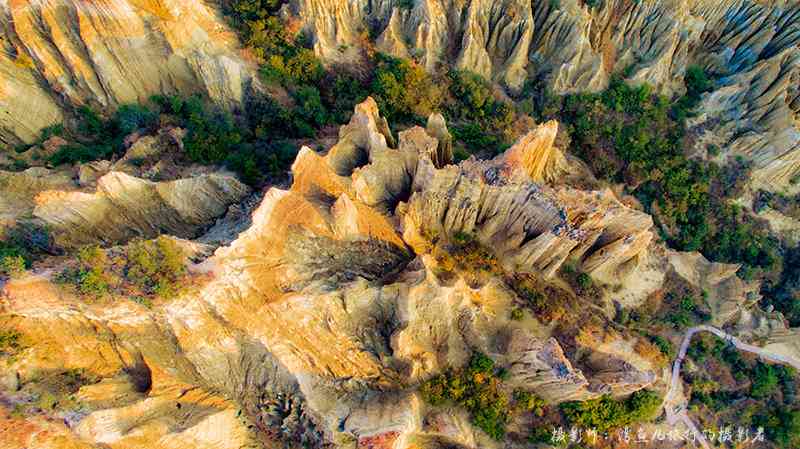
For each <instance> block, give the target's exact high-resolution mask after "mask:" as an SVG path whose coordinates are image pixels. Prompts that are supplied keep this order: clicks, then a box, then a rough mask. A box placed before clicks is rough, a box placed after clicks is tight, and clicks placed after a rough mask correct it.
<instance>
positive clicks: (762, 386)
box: [750, 362, 778, 399]
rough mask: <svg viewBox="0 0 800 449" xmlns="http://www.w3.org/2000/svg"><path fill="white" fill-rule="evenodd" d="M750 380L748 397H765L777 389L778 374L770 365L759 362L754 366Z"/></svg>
mask: <svg viewBox="0 0 800 449" xmlns="http://www.w3.org/2000/svg"><path fill="white" fill-rule="evenodd" d="M752 379H753V383H752V385H751V386H750V395H751V396H752V397H754V398H757V399H759V398H764V397H767V396H769V395H770V394H772V393H773V392H774V391H775V390H777V388H778V374H777V372H776V370H775V369H774V368H773V367H772V365H767V364H764V363H761V362H759V363H758V364H756V367H755V370H753V377H752Z"/></svg>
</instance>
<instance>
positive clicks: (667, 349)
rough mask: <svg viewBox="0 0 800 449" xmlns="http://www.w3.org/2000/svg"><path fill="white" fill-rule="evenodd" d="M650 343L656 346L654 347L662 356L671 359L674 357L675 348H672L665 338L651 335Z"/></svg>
mask: <svg viewBox="0 0 800 449" xmlns="http://www.w3.org/2000/svg"><path fill="white" fill-rule="evenodd" d="M650 341H651V342H652V343H653V344H654V345H656V347H657V348H658V349H659V350H660V351H661V353H662V354H664V355H665V356H667V357H668V358H670V359H671V358H673V357H674V356H675V348H673V347H672V343H670V341H669V340H667V339H666V338H664V337H662V336H660V335H651V336H650Z"/></svg>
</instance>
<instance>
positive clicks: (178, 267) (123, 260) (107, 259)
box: [57, 236, 187, 298]
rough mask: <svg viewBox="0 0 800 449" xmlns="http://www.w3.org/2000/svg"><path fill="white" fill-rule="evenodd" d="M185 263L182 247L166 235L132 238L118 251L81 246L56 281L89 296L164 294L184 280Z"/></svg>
mask: <svg viewBox="0 0 800 449" xmlns="http://www.w3.org/2000/svg"><path fill="white" fill-rule="evenodd" d="M186 265H187V257H186V254H185V252H184V250H183V249H182V248H181V247H180V246H179V245H178V244H177V243H176V242H175V241H174V240H172V239H170V238H169V237H165V236H160V237H158V238H157V239H155V240H134V241H132V242H131V243H129V244H128V246H127V247H125V248H124V249H122V250H119V251H117V250H114V251H110V250H104V249H102V248H100V247H99V246H87V247H84V248H81V249H80V250H78V252H77V254H76V259H75V263H74V264H72V265H71V266H69V267H68V268H66V269H64V270H63V271H62V272H61V273H60V274H59V275H58V277H57V281H58V282H60V283H62V284H66V285H71V286H73V287H74V288H75V289H76V290H77V292H78V293H80V294H81V295H84V296H86V297H90V298H99V297H103V296H106V295H108V294H110V293H113V292H124V293H126V294H129V295H133V296H139V297H162V298H168V297H171V296H173V295H175V294H176V293H177V292H178V291H179V290H180V288H181V287H182V286H183V285H184V284H185V282H186V274H187V271H186Z"/></svg>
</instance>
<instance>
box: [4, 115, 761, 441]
mask: <svg viewBox="0 0 800 449" xmlns="http://www.w3.org/2000/svg"><path fill="white" fill-rule="evenodd" d="M431 122H432V123H436V122H438V124H437V125H436V126H432V127H430V128H431V130H430V133H429V132H428V131H425V130H423V129H422V128H420V127H414V128H412V129H410V130H407V131H403V132H401V133H400V135H399V139H397V140H398V142H397V145H396V148H395V147H394V146H395V145H393V144H394V142H392V140H393V139H391V135H390V134H388V131H387V130H388V126H387V124H386V121H385V120H384V119H383V118H382V117H381V116H380V115H379V114H378V111H377V105H376V104H375V102H374V101H372V99H367V101H365V102H364V103H362V104H361V105H359V106H358V107H357V108H356V111H355V113H354V115H353V117H352V119H351V122H350V123H349V124H348V125H345V126H343V127H342V128H341V129H340V135H339V137H340V138H339V142H338V143H337V144H336V145H335V146H334V147H332V148H331V149H330V150H329V151H328V152H327V154H325V155H320V154H318V153H316V152H314V151H312V150H311V149H309V148H303V149H302V150H301V151H300V153H299V154H298V156H297V159H296V161H295V163H294V165H293V167H292V172H293V184H292V186H291V188H289V189H287V190H283V189H278V188H272V189H270V190H269V191H268V192H267V193H266V194H265V196H264V198H263V200H262V202H261V205H260V206H259V207H258V208H257V209H255V211H254V212H253V215H252V224H251V225H250V227H249V228H248V229H247V230H245V231H244V232H242V233H241V234H239V236H238V237H237V238H236V239H235V240H234V241H233V242H232V243H231V244H230V246H227V247H221V248H219V249H217V251H216V252H215V253H214V255H213V256H211V257H210V258H208V259H207V260H205V261H204V262H203V263H202V264H201V265H197V266H194V267H191V271H192V272H194V273H198V276H197V277H195V278H193V279H194V280H195V283H194V284H193V285H191V286H189V287H188V288H187V289H185V290H184V291H183V292H182V293H181V294H179V295H178V297H176V298H172V299H169V300H163V301H158V302H157V303H156V304H155V305H154V306H153V307H152V308H145V307H144V306H141V305H139V304H136V303H134V302H133V301H130V300H126V298H123V297H117V298H113V299H112V300H111V301H107V302H102V301H86V300H85V298H80V297H75V296H74V295H73V294H71V293H70V292H69V291H63V290H59V287H57V286H56V285H54V284H53V283H52V282H51V280H49V279H48V276H50V275H51V274H50V273H51V271H49V270H48V271H47V272H45V273H39V274H31V275H28V276H25V277H22V278H20V279H16V280H13V281H11V282H9V283H8V284H6V285H5V286H4V287H3V290H2V305H3V309H2V313H0V324H2V325H3V327H4V328H8V329H15V330H17V331H19V332H20V333H21V334H22V335H23V336H24V337H23V338H24V341H25V342H26V344H27V345H28V346H26V347H25V348H23V349H22V350H21V351H20V352H19V354H16V355H15V357H13V358H9V357H0V391H2V394H3V397H4V398H7V400H8V402H3V403H2V404H0V410H2V407H6V405H5V404H7V403H10V404H14V403H18V402H24V401H26V399H25V397H24V394H23V393H22V392H20V391H18V390H19V389H20V388H22V391H23V392H24V391H26V389H27V388H28V387H30V386H31V385H37V383H38V382H40V381H41V379H42V376H45V377H46V376H47V375H51V374H52V373H61V372H63V371H64V370H79V372H81V373H84V374H87V375H91V376H92V377H93V378H94V379H96V380H97V381H92V382H86V383H85V384H83V385H81V386H79V387H78V389H77V391H76V392H74V394H73V396H74V397H75V398H76V400H77V401H79V404H80V408H77V409H75V410H63V409H57V410H55V411H52V412H43V414H44V415H45V416H47V417H48V418H50V419H51V421H49V422H50V423H51V424H50V427H49V432H50V433H48V435H56V436H58V437H59V438H60V439H59V440H58V443H53V446H52V447H54V448H65V447H82V446H79V445H78V441H80V442H82V443H81V444H86V445H88V446H87V447H110V448H112V449H128V448H131V447H137V448H138V447H141V448H148V449H154V448H155V449H161V448H164V449H167V448H184V447H186V448H189V447H191V448H209V449H211V448H251V447H258V446H257V444H258V443H257V442H258V441H261V442H267V443H266V444H271V443H272V442H275V443H276V444H280V443H279V442H280V441H283V442H289V443H297V442H302V443H303V444H307V445H310V446H320V445H322V444H323V443H326V442H327V443H331V442H341V441H350V442H352V443H354V444H357V445H358V446H360V447H395V448H403V449H406V448H410V447H440V443H441V442H447V443H448V444H449V446H448V447H486V448H498V447H500V444H501V443H498V442H496V441H494V440H491V439H490V438H489V437H488V436H487V435H485V434H484V433H482V432H480V431H478V430H477V429H476V428H474V427H473V425H472V424H470V421H469V419H468V416H467V415H466V414H465V412H464V411H463V410H453V409H449V408H445V409H442V408H438V407H432V406H430V405H429V404H426V403H425V402H424V401H423V400H422V398H421V397H420V395H419V393H418V392H417V388H418V387H419V385H420V383H421V382H424V381H426V380H427V379H430V378H431V377H432V376H435V375H438V374H440V373H442V372H444V371H445V370H447V369H449V368H453V367H460V366H463V365H464V364H465V363H466V362H467V361H468V360H469V358H470V357H471V355H472V354H473V353H474V351H480V352H483V353H485V354H488V355H490V356H491V357H492V358H493V359H494V360H496V361H497V363H498V364H499V365H501V366H506V367H508V369H509V378H508V379H507V382H508V386H509V388H515V389H517V388H519V389H523V390H527V391H531V392H533V393H535V394H536V395H539V396H540V397H543V398H545V399H546V400H547V401H548V402H550V403H558V402H561V401H565V400H571V399H588V398H593V397H598V396H600V395H602V394H612V395H622V394H627V393H630V392H632V391H636V390H638V389H641V388H645V387H648V388H656V389H658V388H660V387H661V386H663V385H664V382H665V380H666V379H665V378H664V376H663V375H662V371H661V370H660V365H658V363H657V362H656V361H654V360H653V357H654V356H653V355H652V354H651V353H647V352H646V351H641V350H640V349H639V346H640V343H641V342H640V340H642V337H640V336H636V335H631V334H627V335H622V334H619V333H616V332H611V331H610V330H608V331H603V330H602V329H603V327H602V324H604V323H605V320H607V318H606V317H605V316H604V315H603V314H602V312H597V311H596V310H595V309H596V308H598V309H599V306H595V307H586V308H584V309H582V310H573V311H572V312H574V313H575V315H576V316H581V317H583V318H586V319H587V320H590V321H587V324H590V325H593V324H591V323H601V324H600V325H593V326H595V327H593V328H592V329H590V330H589V331H587V332H582V331H581V329H584V328H583V327H581V328H580V329H579V328H576V329H572V330H571V331H570V332H572V331H574V332H573V333H576V334H577V335H573V334H572V333H570V332H562V333H554V332H553V328H552V326H550V325H549V324H548V323H541V322H539V321H538V319H537V318H535V317H533V316H530V315H529V314H525V317H524V319H523V320H520V321H515V320H512V319H511V317H510V316H509V311H510V310H512V309H513V308H514V307H517V306H518V305H519V304H521V302H522V301H523V300H522V299H521V298H520V297H519V296H518V295H517V293H515V290H514V289H513V288H512V286H511V285H510V284H509V282H510V281H509V280H508V279H509V278H508V276H512V275H520V276H530V277H531V278H536V279H540V280H541V282H543V283H548V282H550V281H548V280H547V277H548V276H550V277H552V276H554V275H555V272H556V270H558V268H559V267H560V266H561V264H562V263H563V262H564V261H565V260H566V259H567V258H569V259H572V260H574V261H575V262H577V263H578V264H580V265H581V268H582V269H584V270H587V271H589V272H591V273H592V276H593V278H594V279H596V280H598V281H603V282H608V283H609V284H610V283H611V281H610V280H613V281H614V282H624V283H625V286H624V287H623V288H622V290H619V291H617V290H615V291H614V294H615V297H622V296H625V295H628V296H635V297H637V298H639V299H641V298H642V297H644V296H647V294H649V293H650V292H652V291H654V290H656V289H658V288H661V287H663V284H664V279H665V273H666V271H667V270H670V269H675V270H676V271H678V274H679V275H680V276H682V277H684V278H685V279H686V281H687V282H689V283H690V284H692V285H695V286H697V287H703V288H705V287H708V288H715V289H718V290H720V293H721V296H711V297H710V298H709V300H710V301H712V302H716V301H718V302H719V304H720V306H719V307H718V308H717V309H715V310H714V311H715V313H716V312H717V311H719V312H720V313H721V314H722V315H723V316H729V315H730V312H731V310H732V309H734V308H736V307H738V306H740V305H741V303H740V302H739V303H737V301H738V300H739V299H741V298H740V297H741V296H744V293H745V290H746V288H745V286H744V284H743V283H742V281H739V280H734V279H732V278H733V277H734V274H733V273H734V272H735V269H736V267H734V266H728V265H718V264H709V263H708V262H706V261H704V260H701V259H698V258H696V257H694V256H692V255H686V254H673V253H670V252H669V251H667V250H666V249H665V248H664V247H663V246H662V245H660V244H658V243H655V242H653V241H652V235H651V231H650V229H651V227H652V220H651V219H650V217H649V216H647V215H646V214H644V213H642V212H639V211H636V210H633V209H630V208H628V207H626V206H624V205H623V204H622V203H620V202H619V201H618V200H616V198H615V197H614V194H613V193H612V192H610V191H594V192H593V191H581V190H577V189H574V188H572V187H567V186H564V185H562V184H558V183H539V182H534V181H533V178H535V177H537V176H539V174H543V175H545V176H544V177H545V178H546V177H547V176H546V175H547V173H548V167H549V166H550V164H544V171H542V170H539V168H542V164H540V162H541V161H544V160H550V158H551V157H554V156H557V154H558V153H557V150H556V149H555V148H553V147H552V139H551V137H552V134H553V132H554V129H553V128H555V127H557V124H555V123H551V124H547V125H544V126H540V127H538V128H537V129H535V130H533V131H532V133H531V134H530V135H528V136H526V137H525V138H523V139H522V140H521V141H520V143H519V144H518V145H517V146H516V147H515V148H514V149H513V150H510V151H509V152H507V153H505V154H503V155H500V156H498V157H497V158H496V159H494V160H491V161H477V160H474V159H472V160H469V161H466V162H462V163H461V164H459V165H452V164H449V163H447V162H449V161H447V154H448V153H447V151H446V148H447V146H446V145H440V144H439V142H438V140H437V139H438V138H437V137H436V136H442V137H445V138H446V136H448V135H449V133H448V132H447V129H446V125H445V124H444V123H443V121H441V120H438V119H437V118H433V119H432V120H431ZM390 143H392V145H390ZM437 164H438V165H442V167H440V168H437V166H436V165H437ZM215 176H218V175H215ZM187 181H188V182H189V183H190V184H189V187H190V188H187V189H185V190H184V189H182V188H181V189H178V188H177V187H176V186H174V185H171V184H172V183H176V182H177V183H180V182H187ZM204 182H209V179H206V178H193V179H191V180H180V181H172V182H168V183H165V185H156V184H153V183H148V182H146V181H143V180H140V179H137V178H133V177H131V176H129V175H124V174H120V173H118V172H111V173H110V174H108V175H105V177H103V178H101V179H100V180H99V182H98V186H99V189H98V192H97V193H95V194H83V193H82V194H80V195H79V198H72V199H70V202H67V203H65V204H62V205H61V207H56V206H55V204H56V203H55V202H51V203H43V205H40V206H39V207H37V214H39V215H40V216H41V217H42V218H43V219H48V218H49V219H50V220H51V222H52V223H53V226H54V227H57V226H59V225H60V226H62V229H63V231H64V232H67V235H73V234H69V229H75V231H74V232H76V233H82V234H90V233H91V232H92V230H95V229H102V230H103V231H104V232H112V234H111V235H113V232H117V231H115V230H114V229H115V228H114V227H113V226H112V227H109V226H107V225H106V224H103V223H100V224H97V223H94V222H93V223H92V224H90V225H87V224H85V223H84V222H83V221H82V220H83V218H82V217H85V216H86V215H87V214H88V212H86V210H85V209H86V208H87V207H89V206H87V204H94V203H96V202H104V201H112V204H114V205H115V206H114V207H115V208H116V209H118V210H122V211H123V213H122V214H120V215H121V216H125V217H128V221H129V222H130V223H133V224H136V223H139V222H140V220H143V219H146V220H145V221H146V223H151V221H150V220H156V219H155V218H153V217H145V216H143V215H137V214H141V212H135V211H134V210H133V209H131V207H130V206H131V201H133V199H134V198H136V202H137V203H145V202H147V206H146V207H145V209H146V210H148V211H164V210H165V208H166V207H167V206H166V205H167V204H169V201H166V200H165V201H164V203H163V204H162V203H159V202H156V203H155V204H152V199H153V198H155V199H158V198H162V199H164V197H161V196H159V195H156V193H157V192H159V191H160V189H163V188H167V187H169V188H170V189H172V190H175V189H177V190H181V191H182V192H183V193H184V194H189V193H191V192H195V191H197V190H199V189H195V188H194V187H196V185H195V184H193V183H201V184H202V183H204ZM212 184H213V183H212ZM114 186H117V187H119V186H128V187H129V188H123V189H120V188H112V187H114ZM131 189H133V190H136V191H140V190H141V191H144V193H145V194H144V195H143V194H141V192H140V194H138V195H133V196H130V195H127V194H126V192H130V191H131ZM42 195H45V194H42ZM126 195H127V196H126ZM45 196H47V195H45ZM56 196H58V195H56ZM84 196H87V197H91V198H92V200H91V201H79V200H80V199H81V198H83V197H84ZM118 198H123V199H124V198H127V200H125V201H121V202H119V203H114V202H113V201H116V200H117V199H118ZM183 202H184V203H185V204H189V205H193V206H197V207H200V208H201V209H204V208H212V209H213V207H216V206H215V205H216V204H217V203H215V202H212V203H213V204H211V205H207V204H206V203H205V202H204V201H201V200H198V199H196V198H195V197H191V196H190V197H189V198H188V200H187V199H184V201H183ZM65 205H66V206H68V207H65ZM89 209H91V208H89ZM59 211H62V213H61V214H59ZM63 211H66V212H63ZM178 212H180V211H178ZM184 212H187V211H184ZM191 212H192V214H193V215H198V216H199V215H201V214H202V212H200V211H191ZM100 215H103V214H100ZM106 215H108V214H106ZM178 215H181V214H178ZM159 216H160V217H163V218H161V219H162V220H166V222H163V221H158V220H156V221H153V222H152V223H155V224H159V223H160V224H163V225H170V224H174V223H173V221H172V220H174V219H175V216H174V215H171V214H167V213H160V215H159ZM181 216H182V215H181ZM95 218H97V217H95ZM116 224H117V225H118V224H119V223H116ZM145 229H149V228H145ZM457 233H469V234H473V235H474V236H476V240H477V241H478V242H479V244H480V245H481V246H482V247H484V248H485V249H486V251H489V252H491V253H492V255H493V256H494V257H495V258H496V259H497V260H498V265H500V267H498V268H497V269H498V270H502V272H497V271H493V272H491V273H490V274H489V275H487V276H486V277H485V279H483V281H482V282H479V283H474V282H471V279H472V277H471V274H470V273H469V272H468V271H469V269H468V268H464V269H463V270H462V269H460V268H459V269H458V270H455V272H453V273H452V274H453V276H452V277H450V278H447V277H446V276H442V275H441V273H442V271H443V268H444V266H443V264H440V262H439V261H438V260H437V259H436V257H434V256H433V254H432V253H431V246H432V245H435V243H434V242H432V241H431V236H432V235H436V236H438V237H439V238H440V239H441V240H447V239H448V238H453V237H454V236H455V234H457ZM94 237H97V236H96V235H95V236H94ZM73 238H77V236H74V235H73ZM670 264H671V265H670ZM648 270H650V271H652V273H651V272H649V271H648ZM200 273H202V274H200ZM630 274H636V275H637V276H630ZM641 274H646V275H647V277H648V278H651V279H650V280H648V282H649V283H647V285H646V286H644V287H643V286H642V285H641V284H640V283H639V282H640V281H639V280H638V279H636V278H637V277H638V275H641ZM626 275H628V276H627V277H626ZM659 276H660V277H659ZM561 284H563V282H562V281H559V280H556V281H554V282H552V284H548V285H552V286H554V287H553V288H560V287H557V286H558V285H561ZM629 290H632V291H634V292H633V293H630V292H629ZM632 303H633V305H636V303H635V302H632ZM728 303H730V304H732V305H728ZM578 307H580V308H583V307H584V304H581V305H580V306H578ZM576 348H577V349H576ZM656 352H657V351H656ZM76 410H77V411H76ZM48 413H49V415H48ZM0 423H3V421H0ZM52 423H58V424H57V425H56V424H52ZM61 423H63V424H61ZM10 425H13V426H15V427H14V430H12V431H11V432H10V435H9V437H8V438H6V440H8V441H13V442H14V443H13V445H12V446H11V447H12V448H14V449H16V448H17V447H23V446H24V444H30V440H29V438H28V437H27V436H25V435H27V434H26V433H25V432H26V431H28V430H30V431H32V432H40V430H39V429H40V428H41V426H43V424H42V422H40V421H39V419H38V418H29V419H27V420H24V421H23V420H17V421H14V422H13V423H10ZM16 429H22V430H16ZM47 441H49V440H47ZM18 442H19V443H18ZM73 443H74V445H73V446H69V444H73ZM48 444H50V443H48ZM412 445H416V446H412Z"/></svg>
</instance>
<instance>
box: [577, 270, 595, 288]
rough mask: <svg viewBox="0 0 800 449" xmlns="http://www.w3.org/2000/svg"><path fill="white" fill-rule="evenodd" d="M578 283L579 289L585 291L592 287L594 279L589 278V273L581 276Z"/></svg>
mask: <svg viewBox="0 0 800 449" xmlns="http://www.w3.org/2000/svg"><path fill="white" fill-rule="evenodd" d="M576 281H577V283H578V287H580V288H581V289H584V290H585V289H587V288H589V287H591V286H592V277H591V276H589V274H588V273H581V274H579V275H578V277H577V279H576Z"/></svg>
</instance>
